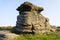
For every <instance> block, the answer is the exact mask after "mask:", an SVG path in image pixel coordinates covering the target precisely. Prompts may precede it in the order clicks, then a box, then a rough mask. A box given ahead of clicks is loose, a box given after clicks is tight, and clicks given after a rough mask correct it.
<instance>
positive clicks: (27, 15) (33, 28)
mask: <svg viewBox="0 0 60 40" xmlns="http://www.w3.org/2000/svg"><path fill="white" fill-rule="evenodd" d="M17 11H19V15H18V16H17V22H16V27H15V30H16V31H17V32H19V33H20V32H34V33H44V32H46V31H47V30H50V24H49V20H48V19H47V18H45V17H44V16H43V15H42V14H41V11H43V8H42V7H38V6H35V5H33V4H32V3H30V2H24V3H23V4H21V5H20V6H19V7H18V8H17Z"/></svg>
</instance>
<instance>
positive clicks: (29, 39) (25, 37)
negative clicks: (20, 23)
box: [14, 32, 60, 40]
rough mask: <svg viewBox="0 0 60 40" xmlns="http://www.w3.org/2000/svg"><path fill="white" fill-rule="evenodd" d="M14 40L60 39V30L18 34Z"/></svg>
mask: <svg viewBox="0 0 60 40" xmlns="http://www.w3.org/2000/svg"><path fill="white" fill-rule="evenodd" d="M14 40H60V32H57V33H49V34H47V33H44V34H34V35H33V34H20V35H19V36H18V37H16V38H14Z"/></svg>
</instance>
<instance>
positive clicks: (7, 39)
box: [0, 30, 18, 40]
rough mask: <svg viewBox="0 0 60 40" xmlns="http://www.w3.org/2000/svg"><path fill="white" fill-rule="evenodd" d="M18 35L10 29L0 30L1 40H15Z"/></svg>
mask: <svg viewBox="0 0 60 40" xmlns="http://www.w3.org/2000/svg"><path fill="white" fill-rule="evenodd" d="M16 36H18V35H17V34H14V33H11V32H10V31H8V30H0V40H13V38H15V37H16Z"/></svg>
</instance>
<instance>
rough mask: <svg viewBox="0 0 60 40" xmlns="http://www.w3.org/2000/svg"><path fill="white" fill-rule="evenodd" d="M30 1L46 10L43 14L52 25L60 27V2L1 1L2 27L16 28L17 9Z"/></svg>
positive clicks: (47, 0) (39, 0)
mask: <svg viewBox="0 0 60 40" xmlns="http://www.w3.org/2000/svg"><path fill="white" fill-rule="evenodd" d="M25 1H29V2H31V3H33V4H35V5H37V6H41V7H43V8H44V11H43V12H41V14H43V15H44V16H45V17H47V18H49V22H50V24H51V25H57V26H59V25H60V0H0V26H15V25H16V18H17V15H18V14H19V13H18V11H16V8H17V7H18V6H20V5H21V4H22V3H23V2H25Z"/></svg>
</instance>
